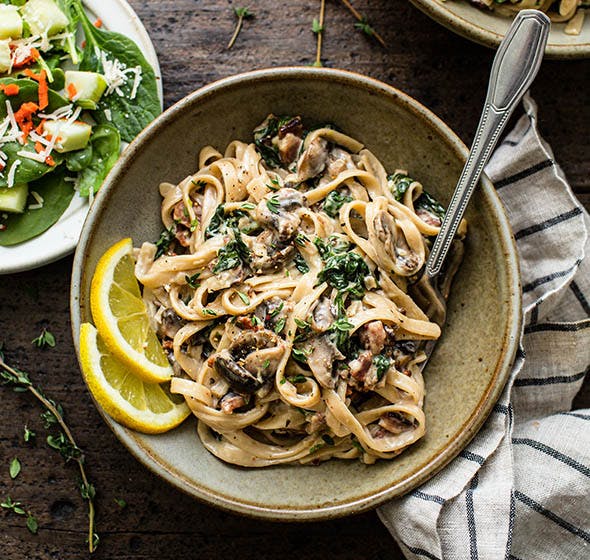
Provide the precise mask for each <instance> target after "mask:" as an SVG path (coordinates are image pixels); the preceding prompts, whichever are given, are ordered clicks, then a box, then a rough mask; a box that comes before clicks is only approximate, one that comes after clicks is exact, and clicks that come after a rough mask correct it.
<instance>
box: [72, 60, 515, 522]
mask: <svg viewBox="0 0 590 560" xmlns="http://www.w3.org/2000/svg"><path fill="white" fill-rule="evenodd" d="M466 155H467V149H466V147H465V146H464V145H463V143H462V142H461V141H460V140H459V138H458V137H457V136H456V135H455V134H454V133H453V132H452V131H451V130H450V129H449V128H448V127H447V126H446V125H445V124H444V123H443V122H442V121H441V120H440V119H438V118H437V117H436V116H435V115H433V114H432V113H431V112H430V111H428V110H427V109H426V108H424V107H423V106H421V105H420V104H419V103H418V102H417V101H415V100H413V99H412V98H410V97H408V96H407V95H405V94H404V93H402V92H400V91H398V90H396V89H394V88H392V87H390V86H388V85H386V84H383V83H381V82H378V81H376V80H373V79H370V78H367V77H364V76H361V75H358V74H354V73H350V72H345V71H340V70H329V69H316V68H276V69H269V70H260V71H255V72H250V73H246V74H241V75H238V76H234V77H230V78H226V79H224V80H221V81H219V82H215V83H213V84H211V85H208V86H206V87H204V88H202V89H200V90H198V91H196V92H194V93H193V94H191V95H189V96H188V97H186V98H184V99H183V100H181V101H180V102H179V103H177V104H176V105H175V106H173V107H172V108H170V109H169V110H168V111H166V112H165V113H164V114H163V115H162V116H161V117H159V118H158V119H156V121H155V122H154V123H153V124H152V125H150V126H149V127H148V128H147V129H146V130H145V131H144V132H143V133H142V134H141V135H140V136H139V137H138V139H137V140H136V141H134V142H133V143H132V144H131V145H130V147H129V148H128V150H127V151H126V152H125V153H124V154H123V156H122V158H121V160H120V161H119V162H118V163H117V164H116V166H115V168H114V169H113V171H112V172H111V174H110V175H109V177H108V178H107V181H106V183H105V185H104V187H103V189H102V190H101V193H100V196H99V197H98V198H97V200H96V202H95V204H94V206H93V208H92V210H91V213H90V215H89V217H88V219H87V221H86V223H85V226H84V230H83V232H82V237H81V241H80V244H79V247H78V250H77V252H76V257H75V261H74V272H73V277H72V293H71V310H72V328H73V335H74V340H75V344H76V349H77V352H78V357H79V360H80V365H81V369H82V373H83V375H84V378H85V381H86V383H87V385H88V387H89V389H90V391H91V394H92V396H93V398H94V400H95V402H96V404H97V407H98V410H99V412H100V413H101V414H102V416H103V417H104V419H105V421H106V423H107V424H108V425H109V427H110V428H111V429H112V430H113V431H114V433H115V434H116V436H117V437H118V438H119V439H120V440H121V441H122V442H123V444H124V445H125V446H126V447H127V448H128V449H129V450H130V451H131V453H133V454H134V455H135V456H136V457H137V458H138V459H139V461H141V462H142V463H143V464H144V465H146V466H147V467H148V468H149V469H151V470H152V471H153V472H155V473H156V474H158V475H159V476H161V477H162V478H163V479H165V480H166V481H168V482H170V483H171V484H173V485H174V486H176V487H178V488H180V489H181V490H183V491H185V492H187V493H189V494H191V495H193V496H194V497H196V498H198V499H200V500H204V501H206V502H208V503H210V504H212V505H215V506H218V507H221V508H224V509H228V510H232V511H235V512H239V513H244V514H247V515H252V516H257V517H264V518H269V519H283V520H317V519H325V518H330V517H336V516H342V515H347V514H351V513H356V512H360V511H363V510H366V509H369V508H372V507H375V506H377V505H379V504H380V503H383V502H384V501H385V500H387V499H389V498H392V497H395V496H399V495H402V494H404V493H406V492H408V491H410V490H411V489H413V488H415V487H416V486H418V485H420V484H421V483H422V482H424V481H425V480H426V479H428V478H429V477H431V476H432V475H433V474H434V473H436V472H437V471H438V470H440V469H441V468H442V467H444V466H445V465H446V464H447V463H448V462H449V461H450V460H451V459H452V458H453V457H455V456H456V455H457V454H458V453H459V452H460V451H461V449H462V448H463V447H464V446H465V445H466V444H467V443H468V442H469V440H470V439H471V438H472V437H473V435H474V434H475V433H476V432H477V430H478V429H479V428H480V427H481V425H482V424H483V422H484V421H485V419H486V417H487V415H488V414H489V412H490V411H491V410H492V408H493V406H494V404H495V401H496V400H497V398H498V397H499V395H500V393H501V391H502V388H503V386H504V383H505V381H506V379H507V377H508V375H509V372H510V368H511V364H512V362H513V359H514V356H515V352H516V348H517V339H518V333H519V329H520V284H519V272H518V264H517V257H516V251H515V246H514V244H513V239H512V234H511V231H510V227H509V225H508V221H507V218H506V216H505V214H504V211H503V208H502V205H501V203H500V201H499V199H498V197H497V195H496V194H495V191H494V189H493V186H492V185H491V183H490V182H489V181H488V180H487V179H485V178H484V179H482V181H481V185H480V188H479V189H478V190H477V192H476V193H475V196H474V198H473V201H472V203H471V204H470V207H469V208H468V210H467V214H466V219H465V220H464V222H463V224H462V226H461V227H460V228H459V231H458V234H457V236H456V239H455V240H454V242H453V250H452V252H451V253H452V256H451V258H450V259H449V262H448V264H447V267H446V270H445V278H444V279H445V282H444V283H443V285H444V292H445V293H446V295H447V296H448V299H447V304H448V309H447V316H446V320H445V321H444V324H442V325H439V324H437V322H436V318H435V316H434V315H433V314H432V313H431V311H432V307H431V306H429V297H428V294H427V293H426V292H424V291H423V290H420V289H418V286H420V281H419V280H420V277H421V272H422V269H423V265H424V262H425V259H426V258H427V255H428V251H429V249H430V247H431V245H432V241H433V239H434V238H435V236H436V234H437V232H438V230H439V227H440V225H441V220H442V218H443V217H444V212H445V205H446V204H447V203H448V201H449V198H450V195H451V193H452V191H453V189H454V186H455V183H456V180H457V178H458V176H459V174H460V172H461V169H462V166H463V163H464V161H465V158H466ZM432 341H437V345H436V348H435V351H434V353H433V354H432V356H431V358H430V360H429V361H428V363H427V365H426V367H425V368H424V372H423V373H422V369H423V367H422V366H423V362H424V360H425V352H424V348H425V345H426V344H428V343H430V342H432Z"/></svg>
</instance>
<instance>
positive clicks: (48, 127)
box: [43, 119, 92, 154]
mask: <svg viewBox="0 0 590 560" xmlns="http://www.w3.org/2000/svg"><path fill="white" fill-rule="evenodd" d="M66 123H67V120H66V119H58V120H55V121H47V122H45V123H44V124H43V129H44V131H45V133H47V134H50V135H51V136H52V137H53V136H55V135H56V134H57V141H56V144H55V148H54V150H55V151H56V152H59V153H60V154H62V153H64V152H73V151H74V150H81V149H82V148H85V147H86V145H87V144H88V141H89V140H90V134H91V133H92V127H91V126H90V125H89V124H87V123H85V122H80V121H76V122H73V123H71V124H66Z"/></svg>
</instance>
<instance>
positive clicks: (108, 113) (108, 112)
mask: <svg viewBox="0 0 590 560" xmlns="http://www.w3.org/2000/svg"><path fill="white" fill-rule="evenodd" d="M104 116H105V118H106V119H107V121H109V122H111V121H112V120H113V115H112V113H111V110H110V109H105V110H104Z"/></svg>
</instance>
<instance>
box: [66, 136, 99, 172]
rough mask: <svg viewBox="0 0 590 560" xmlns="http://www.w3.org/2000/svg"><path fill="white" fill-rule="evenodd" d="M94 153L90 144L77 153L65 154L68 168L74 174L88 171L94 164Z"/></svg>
mask: <svg viewBox="0 0 590 560" xmlns="http://www.w3.org/2000/svg"><path fill="white" fill-rule="evenodd" d="M92 151H93V150H92V142H88V144H87V145H86V147H85V148H82V149H81V150H76V151H75V152H68V153H67V154H65V157H66V167H67V168H68V169H69V170H70V171H74V172H78V171H82V169H86V168H87V167H88V166H89V165H90V163H91V162H92Z"/></svg>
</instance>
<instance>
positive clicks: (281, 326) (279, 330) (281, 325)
mask: <svg viewBox="0 0 590 560" xmlns="http://www.w3.org/2000/svg"><path fill="white" fill-rule="evenodd" d="M286 322H287V321H286V320H285V318H284V317H281V318H280V319H279V320H278V321H277V322H276V324H275V329H274V330H275V332H276V333H277V334H281V333H282V332H283V329H284V328H285V323H286Z"/></svg>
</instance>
